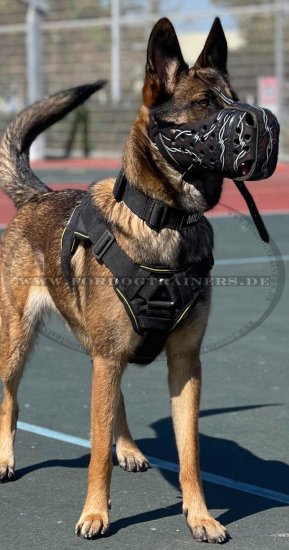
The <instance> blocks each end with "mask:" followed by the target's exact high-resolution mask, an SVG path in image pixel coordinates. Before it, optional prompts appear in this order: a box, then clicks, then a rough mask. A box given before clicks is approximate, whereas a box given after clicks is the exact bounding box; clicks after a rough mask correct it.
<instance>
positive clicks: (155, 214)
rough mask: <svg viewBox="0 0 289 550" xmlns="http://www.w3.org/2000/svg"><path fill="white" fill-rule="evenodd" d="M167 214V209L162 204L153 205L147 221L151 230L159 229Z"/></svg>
mask: <svg viewBox="0 0 289 550" xmlns="http://www.w3.org/2000/svg"><path fill="white" fill-rule="evenodd" d="M166 214H167V207H166V205H164V204H160V203H158V202H155V203H154V204H153V207H152V210H151V213H150V217H149V220H148V222H147V224H148V226H149V227H150V228H151V229H159V230H160V229H161V228H162V225H163V223H164V220H165V217H166Z"/></svg>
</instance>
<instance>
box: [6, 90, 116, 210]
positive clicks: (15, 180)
mask: <svg viewBox="0 0 289 550" xmlns="http://www.w3.org/2000/svg"><path fill="white" fill-rule="evenodd" d="M104 84H105V81H104V80H98V81H97V82H94V83H93V84H85V85H83V86H77V87H76V88H70V89H69V90H65V91H62V92H57V93H56V94H53V95H51V96H49V97H45V98H44V99H42V100H41V101H38V102H36V103H33V105H31V106H30V107H27V108H26V109H24V110H23V111H21V113H20V114H19V115H18V116H17V117H16V118H15V120H13V121H12V122H11V124H10V125H9V126H8V128H7V130H6V132H5V134H4V136H3V139H2V142H1V145H0V187H1V188H2V189H3V191H4V192H5V193H6V194H7V195H8V196H9V197H10V198H11V199H12V200H13V202H14V204H15V206H16V207H17V208H20V207H21V206H22V205H23V204H25V203H26V202H28V201H29V200H30V199H32V198H33V197H34V196H35V195H38V194H39V193H47V192H49V191H50V189H49V187H47V186H46V185H45V184H44V183H43V182H42V181H41V180H40V179H38V177H37V176H36V175H35V174H34V173H33V171H32V170H31V167H30V164H29V148H30V146H31V144H32V142H33V141H34V140H35V138H36V137H37V136H38V135H39V134H41V132H43V131H44V130H46V129H47V128H49V126H51V125H52V124H54V123H55V122H57V121H58V120H60V119H61V118H63V117H64V116H65V115H67V114H68V113H69V112H70V111H72V110H73V109H75V108H76V107H78V105H80V104H81V103H83V102H84V101H85V100H86V99H87V98H88V97H89V96H90V95H92V94H93V93H94V92H96V91H97V90H99V89H100V88H102V87H103V86H104Z"/></svg>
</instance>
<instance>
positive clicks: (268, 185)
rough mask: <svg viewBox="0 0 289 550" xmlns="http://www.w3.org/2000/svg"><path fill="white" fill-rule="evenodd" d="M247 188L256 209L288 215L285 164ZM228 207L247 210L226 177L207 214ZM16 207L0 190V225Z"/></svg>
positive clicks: (96, 164)
mask: <svg viewBox="0 0 289 550" xmlns="http://www.w3.org/2000/svg"><path fill="white" fill-rule="evenodd" d="M32 166H33V168H34V169H40V170H41V169H45V170H49V169H51V170H53V169H63V170H65V169H70V170H71V169H73V168H75V169H89V170H93V169H95V170H100V169H108V170H109V169H111V170H113V171H115V170H117V169H118V168H120V160H119V159H63V160H62V159H61V160H52V161H38V162H35V163H33V164H32ZM247 186H248V189H249V190H250V191H251V193H252V194H253V196H254V198H255V201H256V204H257V206H258V208H259V210H260V211H261V212H262V213H263V214H265V213H267V214H270V213H273V214H278V213H280V214H283V213H288V214H289V164H281V163H280V164H279V165H278V167H277V169H276V171H275V173H274V174H273V176H272V177H271V178H270V179H269V180H265V181H259V182H248V183H247ZM50 187H51V188H52V189H55V190H60V189H67V188H71V189H77V188H82V189H83V188H86V184H84V183H81V182H79V183H71V184H70V183H69V182H67V183H56V182H52V183H51V185H50ZM230 208H232V209H233V210H237V211H238V212H241V213H247V212H248V210H247V206H246V204H245V202H244V199H243V197H242V196H241V195H240V193H239V192H238V190H237V189H236V187H235V185H234V183H233V182H232V181H230V180H226V181H225V183H224V186H223V192H222V196H221V201H220V203H219V204H218V205H217V206H216V207H215V208H213V209H212V210H210V212H208V216H212V217H213V216H223V215H224V214H227V213H228V209H230ZM15 212H16V210H15V207H14V205H13V203H12V201H11V200H10V199H9V198H8V197H7V196H6V195H5V194H4V193H3V192H2V191H0V225H1V226H2V227H3V226H5V225H7V223H9V222H10V220H11V219H12V217H13V216H14V214H15Z"/></svg>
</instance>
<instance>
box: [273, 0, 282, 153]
mask: <svg viewBox="0 0 289 550" xmlns="http://www.w3.org/2000/svg"><path fill="white" fill-rule="evenodd" d="M276 7H277V10H276V12H275V29H274V30H275V35H274V36H275V39H274V40H275V44H274V55H275V75H276V78H277V82H278V112H277V117H278V119H279V120H280V121H281V120H283V90H284V17H285V13H284V11H283V9H282V8H283V1H280V0H276ZM284 152H285V151H283V143H282V139H281V140H280V154H281V155H282V153H284Z"/></svg>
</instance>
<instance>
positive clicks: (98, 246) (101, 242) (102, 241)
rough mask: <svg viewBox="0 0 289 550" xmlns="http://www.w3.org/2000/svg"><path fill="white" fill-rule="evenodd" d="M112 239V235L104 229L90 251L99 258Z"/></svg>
mask: <svg viewBox="0 0 289 550" xmlns="http://www.w3.org/2000/svg"><path fill="white" fill-rule="evenodd" d="M114 241H115V238H114V235H113V234H112V233H111V232H110V231H108V229H106V230H105V231H104V233H103V234H102V235H101V237H100V238H99V239H98V241H97V242H96V243H95V245H94V246H93V249H92V253H93V255H94V256H95V258H96V259H97V260H101V259H102V257H103V256H104V254H105V253H106V252H107V250H108V249H109V248H110V246H111V245H112V243H113V242H114Z"/></svg>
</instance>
